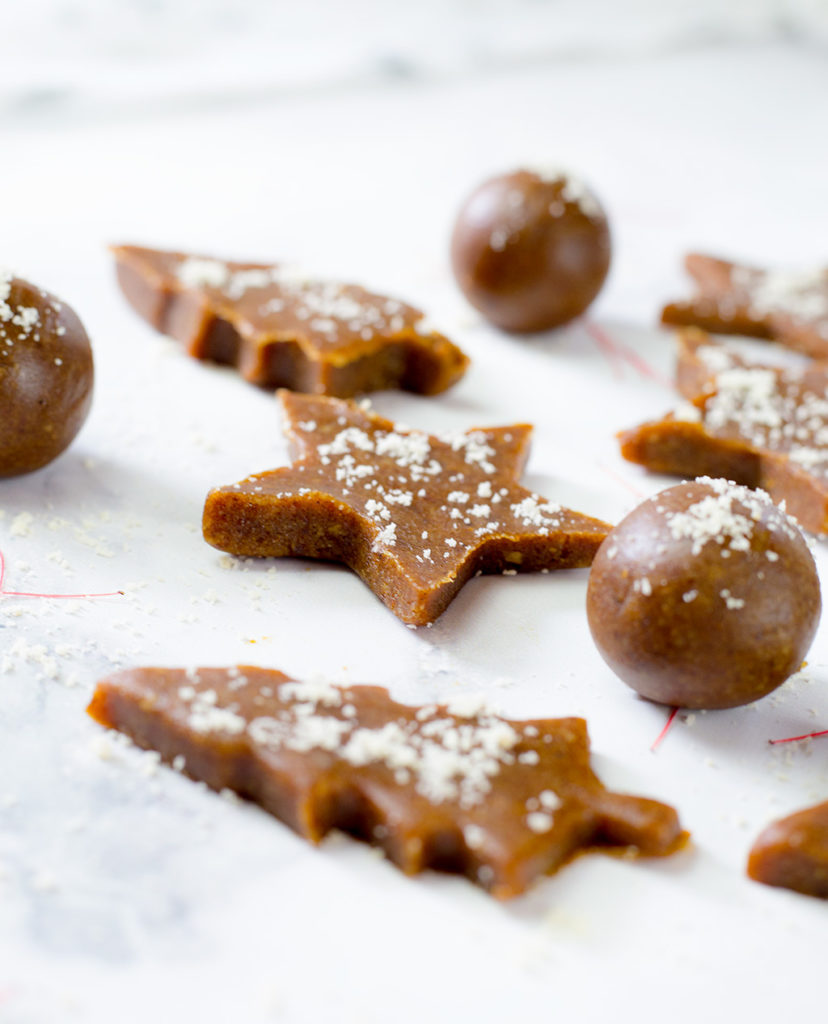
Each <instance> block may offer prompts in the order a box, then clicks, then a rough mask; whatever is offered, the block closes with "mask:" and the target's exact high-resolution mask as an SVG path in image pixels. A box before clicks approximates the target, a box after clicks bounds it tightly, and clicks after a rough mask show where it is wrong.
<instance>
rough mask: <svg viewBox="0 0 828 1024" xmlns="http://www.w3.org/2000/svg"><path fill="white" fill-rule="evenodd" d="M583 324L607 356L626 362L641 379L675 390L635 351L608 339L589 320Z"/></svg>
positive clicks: (621, 343) (610, 338) (602, 330)
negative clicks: (647, 378)
mask: <svg viewBox="0 0 828 1024" xmlns="http://www.w3.org/2000/svg"><path fill="white" fill-rule="evenodd" d="M583 324H584V328H585V329H586V331H587V333H588V334H589V335H590V336H591V337H592V339H593V340H594V341H595V342H596V343H597V344H598V345H599V347H600V348H601V349H602V350H603V351H604V352H606V353H607V354H609V353H612V358H615V359H624V360H626V361H627V362H628V363H629V364H630V366H632V368H633V369H634V370H637V371H638V372H639V373H640V374H641V376H642V377H649V378H650V380H654V381H656V383H658V384H660V385H661V386H662V387H664V388H667V389H668V390H669V391H674V390H675V389H674V387H673V383H672V381H670V380H668V379H667V378H666V377H665V376H663V374H661V373H659V371H658V370H656V369H655V367H653V366H650V364H649V363H648V362H647V360H646V359H644V358H643V357H642V356H640V355H639V354H638V352H636V351H635V349H633V348H630V347H629V345H625V344H624V343H623V342H620V341H618V340H617V339H614V338H612V337H610V335H609V334H608V333H607V332H606V331H605V330H604V328H603V327H599V326H598V324H595V323H593V322H592V321H591V320H584V321H583Z"/></svg>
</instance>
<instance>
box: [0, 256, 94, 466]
mask: <svg viewBox="0 0 828 1024" xmlns="http://www.w3.org/2000/svg"><path fill="white" fill-rule="evenodd" d="M93 376H94V372H93V366H92V349H91V347H90V344H89V338H88V337H87V335H86V331H85V330H84V329H83V324H82V323H81V322H80V320H79V319H78V317H77V316H76V315H75V313H74V311H73V310H72V309H70V308H69V306H67V305H65V304H64V303H62V302H60V300H58V299H56V298H55V297H54V296H53V295H49V294H48V292H44V291H42V290H41V289H40V288H36V287H35V286H34V285H32V284H29V283H28V282H27V281H22V280H21V279H20V278H16V277H12V276H11V274H9V273H3V272H0V422H2V430H0V477H8V476H19V475H20V474H21V473H30V472H31V471H32V470H35V469H40V467H41V466H45V465H46V464H47V463H49V462H51V461H52V459H54V458H56V457H57V456H58V455H60V453H61V452H62V451H63V450H64V449H65V448H66V447H67V446H68V445H69V443H70V442H71V441H72V440H73V438H74V437H75V435H76V434H77V432H78V431H79V430H80V428H81V427H82V426H83V423H84V420H85V419H86V416H87V414H88V412H89V407H90V405H91V403H92V382H93Z"/></svg>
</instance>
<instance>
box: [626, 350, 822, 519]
mask: <svg viewBox="0 0 828 1024" xmlns="http://www.w3.org/2000/svg"><path fill="white" fill-rule="evenodd" d="M677 382H678V386H679V389H680V391H681V392H682V393H683V394H684V395H685V396H686V397H687V398H688V399H690V401H688V402H685V403H684V404H683V405H682V406H681V407H679V408H678V409H677V410H676V411H674V412H671V413H668V414H667V415H666V416H664V417H663V418H662V419H661V420H653V421H650V422H648V423H642V424H641V425H639V426H637V427H633V428H631V429H629V430H624V431H622V432H621V433H620V434H619V435H618V438H619V442H620V446H621V454H622V455H623V456H624V458H625V459H628V460H629V461H630V462H636V463H638V464H639V465H642V466H646V467H647V468H648V469H650V470H653V471H655V472H657V473H674V474H676V475H679V476H685V477H690V476H701V475H704V476H721V477H725V478H727V479H730V480H735V481H736V482H737V483H741V484H745V485H746V486H748V487H761V488H763V489H764V490H766V491H768V493H769V494H770V495H771V497H772V498H773V499H774V501H777V502H782V501H784V502H785V505H786V508H787V511H788V512H790V513H791V514H792V515H793V516H795V517H796V519H797V520H798V521H799V523H800V524H801V525H802V526H803V528H804V529H806V530H809V531H810V532H811V533H825V532H826V531H828V364H826V363H824V362H822V363H810V364H808V365H807V366H804V367H798V368H797V367H791V368H780V367H775V366H763V365H759V364H756V363H750V362H748V361H746V360H745V359H744V358H743V357H742V356H741V355H739V354H738V353H737V352H735V351H734V350H733V348H732V347H731V346H728V345H721V344H719V343H717V342H716V341H714V340H713V339H712V338H710V337H709V336H708V335H706V334H704V333H703V332H701V331H698V330H687V331H683V332H681V333H680V335H679V358H678V375H677Z"/></svg>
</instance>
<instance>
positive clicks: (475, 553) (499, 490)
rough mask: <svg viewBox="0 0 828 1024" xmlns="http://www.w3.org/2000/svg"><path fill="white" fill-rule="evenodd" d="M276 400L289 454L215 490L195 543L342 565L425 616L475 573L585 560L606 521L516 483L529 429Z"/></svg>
mask: <svg viewBox="0 0 828 1024" xmlns="http://www.w3.org/2000/svg"><path fill="white" fill-rule="evenodd" d="M280 399H281V402H282V407H283V410H284V413H285V417H286V420H287V434H288V436H289V438H290V440H291V446H292V451H293V452H294V454H295V455H296V461H295V462H294V464H293V465H292V466H289V467H285V468H283V469H275V470H272V471H270V472H267V473H260V474H257V475H255V476H251V477H248V478H247V479H246V480H243V481H242V482H241V483H237V484H232V485H230V486H228V487H219V488H217V489H215V490H213V491H211V492H210V494H209V495H208V496H207V501H206V504H205V506H204V520H203V530H204V538H205V540H206V541H207V542H208V543H209V544H212V545H213V546H214V547H217V548H219V549H220V550H222V551H228V552H230V553H231V554H234V555H254V556H260V557H284V556H301V557H305V558H321V559H328V560H330V561H339V562H344V563H345V564H346V565H348V566H349V567H350V568H351V569H353V570H354V572H356V573H357V574H358V575H359V576H361V577H362V579H363V581H364V582H365V583H366V584H367V585H368V586H369V587H370V588H371V589H372V590H373V591H374V593H375V594H376V595H377V596H378V597H379V598H380V600H382V601H383V602H384V603H385V604H387V605H388V607H389V608H390V609H391V610H392V611H393V612H394V614H395V615H397V616H399V618H400V619H402V621H403V622H406V623H410V624H412V625H424V624H425V623H428V622H431V621H433V620H434V619H436V618H437V616H438V615H440V613H441V612H443V611H444V610H445V608H446V607H447V605H448V604H449V602H450V601H451V600H452V598H453V597H454V596H455V595H456V594H457V592H458V591H459V590H460V588H461V587H462V586H463V584H464V583H465V582H466V581H467V580H468V579H469V578H470V577H471V576H473V575H475V574H476V573H502V572H537V571H538V570H545V569H566V568H577V567H583V566H587V565H589V564H590V563H591V562H592V559H593V556H594V555H595V552H596V551H597V549H598V546H599V545H600V543H601V541H602V540H603V539H604V537H605V536H606V533H607V530H608V529H609V527H608V525H607V524H606V523H603V522H601V521H600V520H598V519H592V518H589V517H588V516H584V515H581V514H580V513H577V512H572V511H570V510H569V509H566V508H563V507H562V506H561V505H558V504H555V503H553V502H549V501H546V500H545V499H544V498H541V497H539V496H538V495H537V494H533V493H532V492H531V491H528V490H527V489H526V488H524V487H521V486H520V484H519V483H518V482H517V481H518V477H519V475H520V472H521V470H522V468H523V464H524V462H525V461H526V457H527V454H528V448H529V435H530V432H531V427H529V426H527V425H525V424H516V425H515V426H511V427H493V428H488V429H479V430H471V431H469V432H468V433H464V434H455V435H451V436H442V437H436V436H433V435H430V434H426V433H423V432H421V431H417V430H408V429H402V428H400V427H397V426H396V425H395V424H394V423H392V422H391V421H390V420H386V419H383V418H382V417H380V416H376V415H374V414H373V413H371V412H368V411H367V410H366V409H364V408H363V407H362V406H360V405H357V404H355V403H353V402H346V401H342V400H338V399H334V398H316V397H311V396H308V395H296V394H293V393H291V392H287V391H283V392H280Z"/></svg>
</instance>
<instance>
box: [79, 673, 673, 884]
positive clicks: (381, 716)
mask: <svg viewBox="0 0 828 1024" xmlns="http://www.w3.org/2000/svg"><path fill="white" fill-rule="evenodd" d="M89 713H90V714H91V715H92V717H93V718H95V719H96V720H97V721H98V722H100V723H101V724H102V725H105V726H107V727H108V728H113V729H120V730H121V731H122V732H124V733H126V734H127V735H128V736H130V737H132V739H133V740H134V741H135V742H136V743H137V744H138V745H139V746H141V747H145V748H148V749H150V750H156V751H158V752H159V753H160V754H161V757H162V758H163V759H164V760H165V761H167V762H170V763H173V764H175V765H176V766H178V767H179V768H180V769H181V770H183V771H184V772H186V773H187V774H188V775H190V776H191V777H192V778H194V779H199V780H201V781H203V782H206V783H207V785H208V786H210V787H211V788H212V789H215V790H222V789H230V790H233V791H234V792H236V793H238V794H239V795H240V796H243V797H246V798H247V799H250V800H254V801H255V802H256V803H258V804H260V805H261V806H262V807H263V808H264V809H265V810H266V811H269V812H270V813H271V814H273V815H275V816H276V817H277V818H279V819H280V820H281V821H283V822H285V824H287V825H289V826H290V827H291V828H292V829H293V830H294V831H295V832H298V833H299V835H301V836H303V837H304V838H306V839H309V840H310V841H311V842H314V843H318V842H319V841H320V840H321V839H322V838H323V837H324V836H325V835H326V834H327V833H328V832H329V831H330V830H331V829H335V828H336V829H341V830H342V831H344V832H348V833H351V834H352V835H354V836H356V837H358V838H360V839H364V840H366V841H367V842H370V843H373V844H374V845H377V846H380V847H381V848H382V849H383V850H384V851H385V853H386V855H387V856H388V858H389V859H390V860H391V861H393V863H394V864H396V865H398V866H399V867H400V868H402V870H403V871H405V872H406V873H407V874H415V873H417V872H420V871H423V870H425V869H426V868H435V869H437V870H441V871H451V872H455V873H459V874H463V875H466V876H467V877H468V878H470V879H472V880H473V881H475V882H476V883H477V884H478V885H481V886H482V887H483V888H485V889H487V890H488V891H489V892H491V893H492V895H494V896H495V897H497V898H498V899H506V898H509V897H512V896H517V895H519V894H520V893H522V892H523V891H524V890H525V889H526V888H527V887H528V886H529V885H531V884H532V882H534V881H535V880H536V879H537V878H538V877H540V876H541V875H544V874H550V873H552V872H553V871H555V870H557V869H558V868H559V867H560V866H561V865H562V864H564V863H565V862H566V861H567V860H569V859H571V858H572V857H573V856H574V855H575V854H576V853H577V852H578V851H579V850H583V849H585V848H588V847H589V848H591V847H596V846H598V847H606V848H612V847H615V848H618V847H620V848H622V849H625V850H627V851H629V852H634V853H642V854H649V855H658V856H661V855H665V854H669V853H672V852H673V851H674V850H675V849H677V848H678V847H679V846H680V845H681V844H682V842H683V840H684V839H685V834H684V833H683V832H682V830H681V826H680V825H679V821H678V817H677V815H676V812H675V811H674V810H673V809H672V808H671V807H668V806H667V805H666V804H662V803H658V802H656V801H655V800H648V799H644V798H641V797H634V796H625V795H621V794H619V793H612V792H609V791H608V790H607V789H605V788H604V786H603V784H602V783H601V782H600V780H599V779H598V778H597V777H596V775H595V774H594V773H593V771H592V769H591V767H590V758H589V739H588V736H587V730H586V723H585V722H584V721H583V719H581V718H553V719H536V720H533V721H522V722H513V721H509V720H508V719H505V718H502V717H501V716H500V715H498V714H496V713H495V712H493V711H491V710H490V709H488V708H486V707H485V706H484V705H483V704H482V703H481V702H480V700H479V699H471V700H470V699H469V698H468V697H466V698H463V697H462V696H460V697H457V698H455V700H454V701H453V702H452V703H450V704H448V705H437V704H432V705H428V706H426V707H419V708H418V707H410V706H408V705H404V704H398V703H396V702H395V701H393V700H392V699H391V697H390V696H389V694H388V691H387V690H384V689H382V688H380V687H377V686H349V687H337V686H332V685H330V684H328V683H324V682H313V683H304V682H297V681H295V680H293V679H290V678H288V676H286V675H284V674H283V673H282V672H278V671H276V670H273V669H262V668H254V667H251V666H239V667H235V668H199V669H190V670H185V669H165V668H138V669H133V670H130V671H124V672H119V673H117V674H116V675H114V676H111V677H110V678H109V679H104V680H102V681H101V682H100V683H98V686H97V688H96V690H95V695H94V697H93V700H92V703H91V704H90V706H89Z"/></svg>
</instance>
